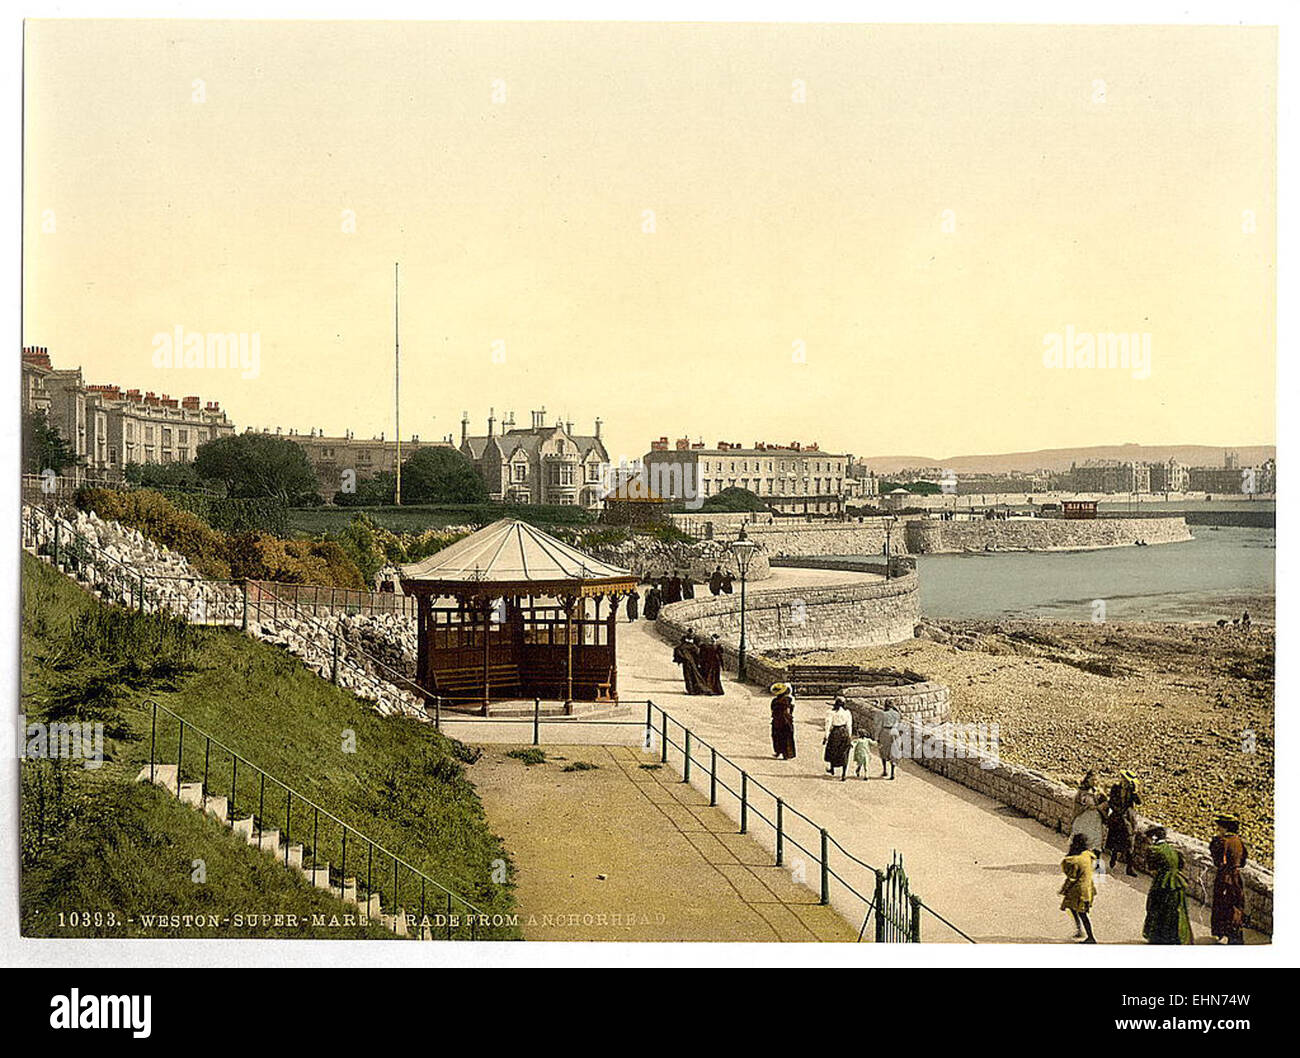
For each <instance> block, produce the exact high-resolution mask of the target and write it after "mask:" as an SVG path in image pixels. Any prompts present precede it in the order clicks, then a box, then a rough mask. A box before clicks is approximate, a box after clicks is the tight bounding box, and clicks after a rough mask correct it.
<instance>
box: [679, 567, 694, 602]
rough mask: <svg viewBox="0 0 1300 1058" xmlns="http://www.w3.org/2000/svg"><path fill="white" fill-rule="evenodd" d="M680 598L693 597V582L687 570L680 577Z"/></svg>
mask: <svg viewBox="0 0 1300 1058" xmlns="http://www.w3.org/2000/svg"><path fill="white" fill-rule="evenodd" d="M682 598H683V599H694V598H695V582H694V581H692V580H691V574H690V571H689V570H688V571H687V573H686V576H684V577H683V578H682Z"/></svg>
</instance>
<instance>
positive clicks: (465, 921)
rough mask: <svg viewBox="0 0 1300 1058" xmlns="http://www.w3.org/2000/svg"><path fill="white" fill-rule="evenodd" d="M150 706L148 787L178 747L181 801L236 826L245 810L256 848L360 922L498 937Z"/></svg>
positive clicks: (490, 921) (443, 892) (407, 867)
mask: <svg viewBox="0 0 1300 1058" xmlns="http://www.w3.org/2000/svg"><path fill="white" fill-rule="evenodd" d="M146 705H148V706H150V707H151V708H152V716H151V719H150V726H149V764H148V767H149V780H150V782H155V783H156V781H157V769H158V768H159V767H165V766H173V760H171V759H160V757H170V756H171V754H170V753H169V752H168V750H167V748H166V747H168V746H171V745H174V746H175V757H174V766H175V768H176V785H175V789H174V790H173V793H175V795H176V796H177V797H178V798H180V797H181V796H182V791H183V790H184V792H185V793H186V794H187V795H188V796H189V798H190V800H191V803H193V800H194V799H197V801H198V803H197V807H198V808H200V809H201V810H202V811H205V812H212V813H213V814H215V815H220V817H221V818H222V819H223V820H224V821H226V822H228V823H230V824H231V825H234V824H235V823H236V822H239V821H241V819H240V814H241V813H244V814H245V819H244V820H243V822H248V823H250V824H251V828H252V829H251V831H247V832H246V837H247V840H248V842H249V844H250V845H256V846H257V847H258V848H259V849H260V848H263V847H264V843H266V844H270V845H272V847H277V846H278V849H277V857H278V858H282V860H283V863H284V865H285V866H286V867H298V868H299V869H300V870H302V872H303V873H304V874H305V875H307V877H308V878H309V879H310V880H311V882H312V883H313V884H314V885H316V886H317V887H318V888H320V889H322V890H328V891H329V892H331V893H332V894H334V895H337V896H338V898H339V899H340V900H345V901H348V902H350V903H356V904H357V905H358V907H359V909H360V911H361V915H360V919H361V920H362V921H365V922H371V921H374V920H376V919H378V920H379V921H380V922H381V923H383V924H384V925H386V926H388V927H389V928H395V929H397V932H399V933H406V932H407V926H408V925H409V926H410V927H411V929H412V930H413V932H414V935H415V936H416V937H418V938H420V939H423V940H435V939H443V940H490V939H493V936H494V934H493V928H494V921H495V919H496V917H497V916H494V915H493V914H491V913H489V912H485V911H483V910H482V909H481V908H479V907H477V906H476V905H475V904H473V903H471V902H470V901H469V900H466V899H465V898H464V897H463V896H460V895H459V894H458V893H456V892H454V891H453V890H452V889H450V888H448V887H447V886H445V885H443V884H442V883H441V882H439V881H437V880H436V879H435V878H431V877H430V876H429V875H428V874H426V873H425V872H424V871H422V870H420V869H419V868H418V867H415V866H413V865H412V864H411V863H410V862H408V861H407V860H405V859H403V858H402V857H401V856H399V855H398V854H397V853H395V852H393V851H392V850H390V849H388V848H386V847H385V846H383V845H381V844H380V843H379V842H377V841H375V840H373V839H372V838H370V837H368V836H367V835H366V834H364V833H362V832H361V831H360V830H358V829H357V828H356V827H354V826H351V825H350V824H348V823H346V822H344V821H343V820H342V819H340V818H339V817H338V816H336V815H335V814H334V813H332V812H330V811H329V809H327V808H322V807H321V806H320V805H319V804H317V803H316V802H315V801H313V800H312V799H311V798H309V797H307V796H305V795H303V794H302V793H300V792H299V791H298V790H296V789H294V788H293V787H292V786H290V785H288V784H287V783H285V782H282V781H281V780H280V779H277V778H276V777H275V776H274V775H271V774H270V773H269V772H267V771H266V770H265V769H263V768H260V767H258V766H257V765H256V764H253V763H252V762H251V761H249V760H248V759H247V758H246V757H244V756H243V755H242V754H240V753H238V752H236V751H235V750H234V749H232V748H231V747H230V746H228V745H226V744H225V743H224V742H222V741H221V740H220V739H218V738H216V737H215V736H213V735H211V734H209V733H208V732H206V731H204V730H202V729H201V728H199V727H196V726H195V725H194V724H192V723H190V722H189V721H188V720H186V719H185V718H184V717H182V716H180V715H179V714H178V713H175V712H173V711H172V710H170V709H168V708H167V707H166V706H164V705H159V704H158V703H157V702H156V701H152V700H150V701H149V702H147V703H146ZM160 722H161V723H160ZM187 752H188V756H187ZM200 761H201V763H200ZM195 786H197V787H198V789H197V790H196V789H194V787H195ZM186 787H188V789H185V788H186ZM223 800H224V802H225V803H224V804H222V803H221V802H222V801H223ZM209 802H211V803H212V804H211V805H210V804H209ZM214 808H216V809H219V811H213V809H214ZM254 838H256V840H254ZM295 842H296V844H295ZM349 867H351V868H352V870H354V871H356V875H355V877H350V876H349ZM363 871H364V874H363V873H362V872H363ZM318 875H323V876H324V877H322V878H318V877H317V876H318ZM322 883H323V884H322ZM417 906H418V908H419V911H418V914H417V913H416V911H415V908H416V907H417ZM385 919H387V920H388V921H385Z"/></svg>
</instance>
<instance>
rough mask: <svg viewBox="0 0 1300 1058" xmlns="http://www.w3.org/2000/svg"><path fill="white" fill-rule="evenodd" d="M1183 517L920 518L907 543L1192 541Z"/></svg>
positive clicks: (1026, 546) (998, 547)
mask: <svg viewBox="0 0 1300 1058" xmlns="http://www.w3.org/2000/svg"><path fill="white" fill-rule="evenodd" d="M1191 538H1192V534H1191V533H1190V532H1188V530H1187V523H1186V522H1185V521H1184V520H1183V519H1182V518H1181V517H1180V518H1143V519H1142V520H1141V521H1137V520H1134V519H1125V518H1097V519H1095V520H1092V519H1089V520H1077V521H1076V520H1069V521H1067V520H1065V519H1061V518H1023V519H1015V520H1006V521H1001V520H987V521H985V520H981V521H971V522H961V521H951V522H944V521H937V520H916V521H910V522H908V523H907V547H908V550H909V551H910V552H911V553H913V554H918V555H939V554H951V553H954V552H958V553H959V552H964V551H1079V550H1088V549H1092V548H1103V547H1124V546H1128V547H1132V546H1133V543H1134V541H1136V540H1138V539H1141V540H1145V541H1146V542H1147V543H1148V544H1172V543H1178V542H1180V541H1183V540H1190V539H1191Z"/></svg>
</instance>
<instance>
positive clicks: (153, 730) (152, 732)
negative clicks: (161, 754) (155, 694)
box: [149, 702, 158, 782]
mask: <svg viewBox="0 0 1300 1058" xmlns="http://www.w3.org/2000/svg"><path fill="white" fill-rule="evenodd" d="M157 745H158V703H157V702H154V703H153V719H152V720H151V721H149V781H150V782H153V780H154V767H155V764H156V762H157V760H158V754H157V752H156V747H157Z"/></svg>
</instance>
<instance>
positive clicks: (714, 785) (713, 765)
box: [709, 746, 718, 808]
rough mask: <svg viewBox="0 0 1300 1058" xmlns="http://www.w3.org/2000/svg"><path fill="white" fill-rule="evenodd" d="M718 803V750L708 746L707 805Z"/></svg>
mask: <svg viewBox="0 0 1300 1058" xmlns="http://www.w3.org/2000/svg"><path fill="white" fill-rule="evenodd" d="M717 804H718V751H717V750H716V749H714V748H713V747H712V746H710V747H709V807H711V808H716V807H717Z"/></svg>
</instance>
